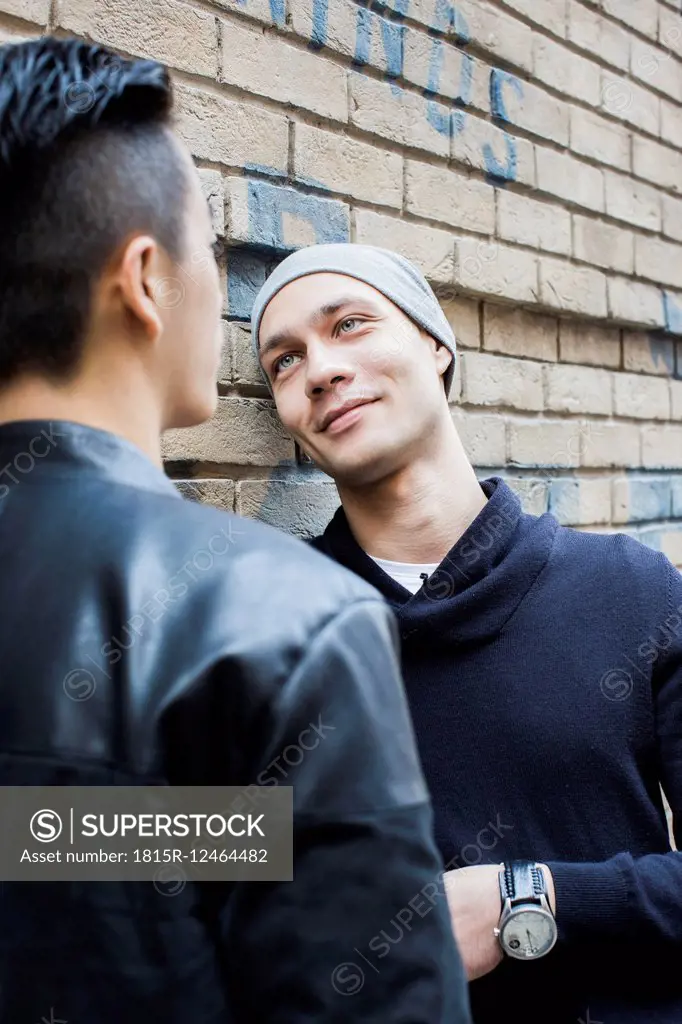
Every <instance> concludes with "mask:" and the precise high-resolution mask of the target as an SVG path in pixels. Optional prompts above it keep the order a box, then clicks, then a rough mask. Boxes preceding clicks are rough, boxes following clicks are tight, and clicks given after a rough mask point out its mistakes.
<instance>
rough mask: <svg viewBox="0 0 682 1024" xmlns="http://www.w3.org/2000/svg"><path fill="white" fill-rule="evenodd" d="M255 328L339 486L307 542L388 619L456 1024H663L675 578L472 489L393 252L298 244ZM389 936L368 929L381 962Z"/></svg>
mask: <svg viewBox="0 0 682 1024" xmlns="http://www.w3.org/2000/svg"><path fill="white" fill-rule="evenodd" d="M252 327H253V338H254V345H255V348H256V352H257V354H258V357H259V359H260V361H261V365H262V368H263V371H264V374H265V376H266V379H267V381H268V383H269V385H270V387H271V389H272V392H273V395H274V398H275V401H276V404H277V408H278V411H279V414H280V416H281V418H282V421H283V423H284V425H285V427H286V428H287V430H288V431H289V432H290V433H291V434H292V435H293V436H294V437H295V438H296V440H297V441H298V442H299V444H300V445H301V446H302V448H303V450H304V451H305V452H306V453H307V454H308V455H309V456H310V457H311V458H312V459H313V460H314V462H315V463H316V464H317V466H319V467H320V468H321V469H322V470H324V471H325V472H327V473H328V474H329V475H330V476H332V477H333V478H334V480H335V481H336V484H337V487H338V491H339V495H340V498H341V503H342V504H341V508H340V509H338V510H337V512H336V514H335V516H334V518H333V519H332V521H331V523H330V524H329V526H328V527H327V529H326V531H325V533H324V535H323V536H322V537H318V538H316V540H315V541H314V542H313V543H314V544H315V546H316V547H317V548H319V549H320V550H321V551H323V552H325V553H326V554H328V555H329V556H330V557H331V558H333V559H335V560H336V561H337V562H340V563H341V564H343V565H345V566H346V567H348V568H350V569H352V570H353V571H354V572H356V573H357V574H358V575H360V576H362V577H363V578H364V579H365V580H366V581H368V582H369V583H371V584H372V585H373V586H374V587H376V589H377V590H379V591H380V592H381V593H382V594H383V595H384V597H385V598H386V600H387V601H388V603H389V604H390V606H391V607H392V609H393V611H394V612H395V614H396V616H397V619H398V623H399V626H400V633H401V637H402V658H403V673H404V677H405V681H406V687H407V693H408V699H409V702H410V706H411V711H412V716H413V720H414V724H415V728H416V732H417V738H418V741H419V746H420V753H421V758H422V762H423V766H424V769H425V773H426V777H427V782H428V784H429V786H430V790H431V796H432V800H433V802H434V807H435V827H436V838H437V841H438V844H439V846H440V849H441V853H442V854H443V857H444V860H445V862H446V867H449V868H450V869H452V870H450V871H449V872H448V873H447V874H446V876H445V881H446V884H445V887H444V889H445V893H444V895H446V896H447V899H448V902H449V906H450V912H451V916H452V922H453V926H454V930H455V933H456V935H457V938H458V942H459V946H460V950H461V952H462V955H463V957H464V960H465V964H466V967H467V970H468V974H469V978H470V980H471V985H470V994H471V999H472V1009H473V1014H474V1020H475V1021H476V1022H477V1024H498V1022H499V1021H500V1020H501V1019H502V1018H503V1016H504V1017H506V1016H508V1015H509V1014H510V1013H517V1014H518V1017H519V1019H523V1020H524V1022H525V1024H547V1022H548V1021H549V1022H551V1024H578V1022H579V1021H583V1022H584V1024H587V1022H588V1021H591V1022H592V1024H597V1022H598V1021H601V1022H603V1024H611V1022H613V1024H615V1022H617V1024H652V1022H654V1021H655V1022H657V1024H679V1022H680V1021H682V985H681V983H680V975H679V965H680V963H682V959H681V958H682V853H677V852H674V851H673V850H672V849H671V844H670V839H669V835H668V829H667V824H666V816H665V811H664V804H663V801H662V797H661V787H662V788H663V790H664V791H665V793H666V795H667V797H668V800H669V801H670V804H671V806H672V808H673V812H674V816H675V822H676V827H677V845H678V846H680V845H682V842H681V841H682V826H681V824H680V821H681V819H682V577H681V576H680V575H679V573H678V572H677V571H676V570H675V569H674V567H673V566H672V565H671V564H670V563H669V562H668V561H667V559H666V558H665V557H664V556H663V555H661V554H658V553H655V552H653V551H651V550H650V549H648V548H646V547H644V546H643V545H641V544H638V543H637V542H635V541H633V540H632V539H630V538H628V537H625V536H622V535H613V536H605V535H592V534H587V533H581V532H577V531H574V530H570V529H566V528H563V527H560V526H559V525H558V523H557V522H556V520H555V519H554V518H553V517H552V516H550V515H543V516H540V517H536V516H531V515H526V514H524V513H523V511H522V509H521V506H520V503H519V500H518V499H517V497H516V496H515V495H514V493H513V492H512V491H511V490H510V489H509V487H508V486H507V484H506V483H504V481H503V480H501V479H499V478H491V479H489V480H485V481H483V482H482V483H480V484H479V482H478V481H477V479H476V476H475V473H474V470H473V468H472V466H471V465H470V463H469V461H468V459H467V457H466V455H465V452H464V450H463V447H462V444H461V442H460V439H459V437H458V435H457V431H456V429H455V426H454V423H453V420H452V417H451V415H450V410H449V407H448V400H447V395H448V392H449V388H450V382H451V380H452V374H453V371H454V364H455V339H454V336H453V334H452V331H451V329H450V326H449V324H448V322H447V320H446V319H445V317H444V315H443V313H442V311H441V309H440V306H439V304H438V301H437V299H436V297H435V295H434V294H433V292H432V291H431V289H430V287H429V285H428V284H427V282H426V281H425V280H424V278H423V277H422V275H421V274H420V273H419V272H418V271H417V270H416V268H415V267H413V266H412V265H411V264H410V263H409V262H408V261H407V260H405V259H403V258H402V257H400V256H398V255H396V254H394V253H391V252H389V251H387V250H383V249H376V248H372V247H368V246H362V245H355V244H342V245H322V246H312V247H310V248H307V249H303V250H300V251H298V252H296V253H294V254H293V255H291V256H289V257H288V258H287V259H285V260H284V262H283V263H281V264H280V265H279V267H278V268H277V269H276V270H275V271H274V273H273V274H272V275H271V277H270V278H269V279H268V280H267V281H266V282H265V285H264V286H263V288H262V289H261V292H260V293H259V295H258V297H257V299H256V303H255V306H254V311H253V317H252ZM539 429H541V428H539ZM381 871H382V867H381V865H377V876H379V875H380V874H381ZM400 938H401V936H400V933H399V931H398V929H396V928H395V927H389V926H387V927H386V929H385V930H384V932H382V937H381V942H378V943H376V944H375V946H374V947H373V952H370V953H368V956H370V957H371V956H374V958H375V960H376V966H377V969H381V958H382V956H384V955H388V951H390V950H392V949H393V948H394V944H398V943H399V941H400ZM523 961H526V962H525V963H524V962H523Z"/></svg>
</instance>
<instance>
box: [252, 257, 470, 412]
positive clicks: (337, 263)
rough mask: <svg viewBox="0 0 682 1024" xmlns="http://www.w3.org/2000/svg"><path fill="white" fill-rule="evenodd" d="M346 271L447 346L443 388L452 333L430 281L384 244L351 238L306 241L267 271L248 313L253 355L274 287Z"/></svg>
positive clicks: (449, 377) (453, 349)
mask: <svg viewBox="0 0 682 1024" xmlns="http://www.w3.org/2000/svg"><path fill="white" fill-rule="evenodd" d="M324 273H332V274H346V275H347V276H348V277H354V278H355V279H356V280H358V281H364V282H365V284H369V285H371V286H372V288H376V290H377V291H378V292H381V294H382V295H385V296H386V298H387V299H390V300H391V302H393V303H394V304H395V305H396V306H398V307H399V308H400V309H402V311H403V312H404V313H406V314H407V315H408V316H409V317H410V319H411V320H414V322H415V323H416V324H418V325H419V326H420V327H423V329H424V330H425V331H427V333H428V334H430V335H431V336H432V337H433V338H435V339H436V341H440V342H441V343H442V344H443V345H445V347H446V348H447V349H449V350H450V352H452V362H451V363H450V365H449V366H448V368H447V370H446V371H445V374H444V375H443V379H444V384H445V392H446V394H449V393H450V385H451V384H452V378H453V375H454V372H455V360H456V358H457V352H456V343H455V335H454V334H453V331H452V328H451V327H450V324H449V323H448V321H447V320H446V318H445V314H444V313H443V310H442V309H441V307H440V304H439V302H438V299H437V298H436V296H435V295H434V293H433V291H432V289H431V287H430V285H429V284H428V282H427V281H426V278H425V277H424V276H423V274H422V273H421V272H420V271H419V270H417V268H416V267H415V266H414V265H413V264H412V263H410V261H409V260H406V259H405V258H404V257H403V256H399V255H398V254H397V253H395V252H391V251H390V250H389V249H379V248H376V247H375V246H373V245H358V244H357V243H355V242H338V243H335V244H333V245H310V246H308V247H306V248H304V249H298V250H297V251H296V252H293V253H292V254H291V255H290V256H287V258H286V259H285V260H283V261H282V263H280V264H279V266H278V267H276V268H275V270H274V271H273V272H272V274H270V277H269V278H268V279H267V281H266V282H265V284H264V285H263V287H262V288H261V289H260V291H259V292H258V295H257V296H256V301H255V302H254V305H253V311H252V313H251V337H252V340H253V347H254V351H255V353H256V359H258V361H259V363H260V358H259V338H258V332H259V331H260V325H261V320H262V318H263V313H264V312H265V307H266V306H267V305H268V303H269V302H270V300H271V299H273V298H274V297H275V295H276V294H277V292H279V291H281V289H282V288H284V286H285V285H287V284H291V282H292V281H296V280H297V279H298V278H299V277H307V276H308V275H309V274H324Z"/></svg>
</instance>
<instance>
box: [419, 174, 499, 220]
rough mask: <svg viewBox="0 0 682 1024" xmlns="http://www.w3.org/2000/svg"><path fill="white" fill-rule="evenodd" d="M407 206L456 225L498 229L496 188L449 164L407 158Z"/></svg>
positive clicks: (421, 214) (420, 213) (422, 215)
mask: <svg viewBox="0 0 682 1024" xmlns="http://www.w3.org/2000/svg"><path fill="white" fill-rule="evenodd" d="M405 209H406V210H407V211H408V212H409V213H414V214H416V215H417V216H419V217H428V218H430V219H432V220H438V221H441V222H442V223H444V224H450V225H452V226H453V227H456V228H464V229H466V230H469V231H477V232H479V233H480V234H484V235H492V234H494V232H495V193H494V190H493V189H492V188H491V186H490V185H486V184H485V183H484V182H481V181H476V180H475V179H473V178H467V177H466V176H465V175H463V174H461V173H457V172H455V171H453V170H450V168H448V167H443V166H440V165H435V164H423V163H418V162H416V161H414V160H408V161H406V164H405Z"/></svg>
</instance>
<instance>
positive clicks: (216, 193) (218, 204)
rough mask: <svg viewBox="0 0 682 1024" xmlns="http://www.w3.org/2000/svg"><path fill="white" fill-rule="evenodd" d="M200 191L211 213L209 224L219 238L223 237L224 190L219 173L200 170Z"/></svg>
mask: <svg viewBox="0 0 682 1024" xmlns="http://www.w3.org/2000/svg"><path fill="white" fill-rule="evenodd" d="M199 179H200V181H201V191H202V192H203V194H204V197H205V199H206V202H207V203H208V206H209V209H210V211H211V224H212V226H213V230H214V231H215V233H216V235H218V237H219V238H222V237H223V236H224V235H225V190H224V187H223V176H222V174H221V173H220V171H209V170H200V171H199Z"/></svg>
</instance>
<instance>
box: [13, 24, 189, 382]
mask: <svg viewBox="0 0 682 1024" xmlns="http://www.w3.org/2000/svg"><path fill="white" fill-rule="evenodd" d="M172 105H173V100H172V88H171V84H170V79H169V76H168V72H167V71H166V69H165V68H164V67H163V66H162V65H160V64H158V63H156V62H155V61H131V60H124V59H123V58H121V57H119V56H117V55H116V54H114V53H112V52H111V51H109V50H107V49H105V48H103V47H100V46H91V45H89V44H87V43H84V42H81V41H79V40H75V39H55V38H52V37H44V38H41V39H37V40H33V41H31V42H27V43H21V44H18V45H10V46H4V47H0V225H1V230H0V388H2V387H4V386H5V385H6V384H7V383H8V382H10V381H12V380H13V379H15V378H16V377H18V376H20V375H21V374H23V373H27V372H28V373H37V374H39V375H41V376H43V377H46V378H49V379H51V380H53V381H57V382H63V381H66V380H68V379H69V378H71V377H73V376H74V374H75V373H76V372H77V370H78V367H79V364H80V361H81V356H82V353H83V345H84V341H85V336H86V332H87V328H88V322H89V316H90V306H91V297H92V293H93V286H94V284H95V283H96V281H97V280H98V278H99V277H100V275H101V274H102V272H103V271H104V269H105V268H106V266H107V265H108V263H109V261H110V260H111V259H112V257H113V256H114V254H115V253H116V252H117V251H118V250H119V249H120V247H122V246H123V245H124V244H125V243H126V242H127V241H128V240H129V239H130V238H131V237H133V236H134V235H135V234H138V233H144V234H149V235H151V236H152V237H153V238H155V240H156V241H157V242H158V244H159V245H160V246H161V247H162V248H163V249H164V250H165V251H166V252H167V253H168V255H169V257H170V258H171V259H172V260H180V259H181V255H182V251H183V246H184V217H185V204H186V200H187V195H188V184H189V183H188V180H187V171H186V166H185V164H184V162H183V160H182V154H181V152H180V150H179V148H178V145H177V142H176V141H175V139H174V137H173V134H172V132H171V129H170V119H171V111H172Z"/></svg>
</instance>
